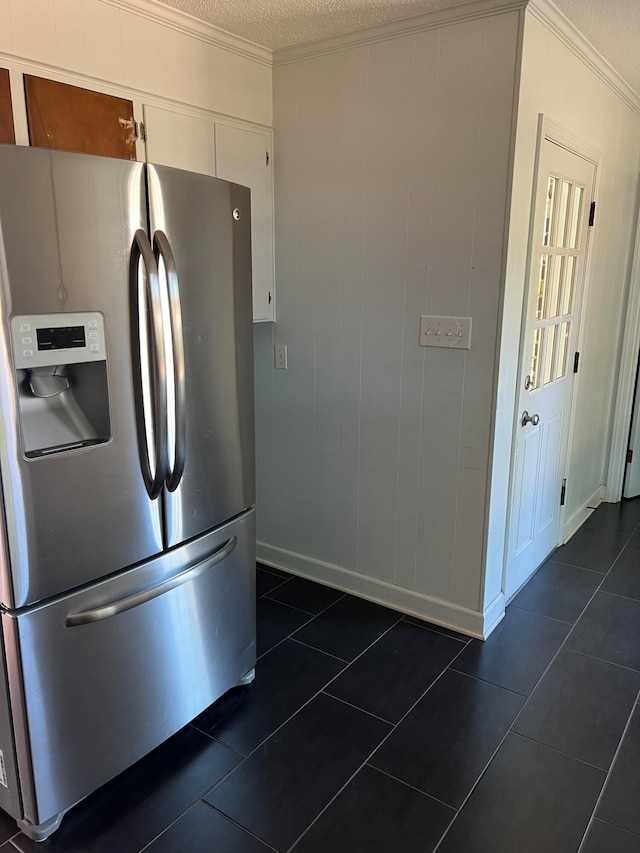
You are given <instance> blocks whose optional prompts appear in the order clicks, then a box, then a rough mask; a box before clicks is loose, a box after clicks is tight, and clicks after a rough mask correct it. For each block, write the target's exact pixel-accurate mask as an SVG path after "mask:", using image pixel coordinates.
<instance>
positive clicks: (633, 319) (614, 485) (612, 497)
mask: <svg viewBox="0 0 640 853" xmlns="http://www.w3.org/2000/svg"><path fill="white" fill-rule="evenodd" d="M638 352H640V204H639V205H638V211H637V227H636V242H635V249H634V252H633V262H632V266H631V275H630V278H629V295H628V300H627V316H626V320H625V324H624V331H623V333H622V348H621V353H620V372H619V373H618V387H617V389H616V400H615V404H614V411H613V431H612V434H611V450H610V453H609V468H608V471H607V490H606V494H605V500H607V501H613V502H617V501H619V500H620V499H621V498H622V485H623V482H624V473H625V468H626V455H627V445H628V438H629V425H630V424H631V415H632V411H633V391H634V387H635V382H636V370H637V368H638Z"/></svg>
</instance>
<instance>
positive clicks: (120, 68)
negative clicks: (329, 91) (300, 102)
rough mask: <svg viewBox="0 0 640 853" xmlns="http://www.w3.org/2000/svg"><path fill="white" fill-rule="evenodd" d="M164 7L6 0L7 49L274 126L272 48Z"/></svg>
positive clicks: (3, 36)
mask: <svg viewBox="0 0 640 853" xmlns="http://www.w3.org/2000/svg"><path fill="white" fill-rule="evenodd" d="M136 6H139V7H140V8H139V10H138V11H136ZM159 10H160V11H161V10H162V7H160V6H154V4H150V3H145V0H140V2H139V3H137V4H136V2H135V0H132V2H131V8H125V4H124V3H121V4H120V5H118V4H116V3H111V2H109V0H0V53H4V54H6V55H9V56H12V57H16V58H19V59H25V60H31V61H34V62H38V63H44V64H46V65H50V66H53V67H55V68H60V69H64V70H67V71H71V72H75V73H78V74H82V75H85V76H87V77H91V78H95V79H97V80H103V81H105V82H107V83H110V84H120V85H123V86H127V87H129V88H131V89H137V90H139V91H142V92H147V93H150V94H156V95H159V96H161V97H163V98H171V99H173V100H175V101H178V102H180V103H185V104H191V105H193V106H198V107H202V108H204V109H207V110H211V111H213V112H217V113H223V114H225V115H230V116H234V117H237V118H242V119H247V120H249V121H254V122H257V123H260V124H266V125H270V124H271V119H272V112H271V104H272V98H271V67H270V54H269V52H268V51H266V50H261V49H259V48H255V49H254V48H253V47H251V51H252V53H253V54H255V56H253V55H249V47H247V50H246V51H243V50H242V49H241V48H238V49H236V48H235V47H234V45H233V44H232V45H231V46H230V47H229V48H227V47H225V46H224V45H223V44H216V43H215V39H213V37H210V35H209V32H208V30H207V32H206V33H205V34H203V36H202V37H198V35H197V33H196V32H195V31H193V32H185V31H183V30H184V27H183V26H182V25H181V24H175V23H174V20H173V15H175V13H172V11H171V10H169V9H166V11H165V13H164V19H163V18H161V17H160V11H159ZM183 23H184V22H183ZM202 29H203V32H204V30H206V29H207V28H206V27H204V25H203V27H202ZM210 29H211V28H209V30H210ZM221 38H222V36H221ZM225 38H226V37H225ZM238 42H239V40H238Z"/></svg>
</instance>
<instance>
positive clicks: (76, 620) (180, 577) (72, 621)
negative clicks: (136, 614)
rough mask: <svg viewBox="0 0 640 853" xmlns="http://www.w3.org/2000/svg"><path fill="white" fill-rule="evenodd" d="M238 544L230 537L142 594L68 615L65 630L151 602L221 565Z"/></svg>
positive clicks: (138, 593)
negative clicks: (203, 556)
mask: <svg viewBox="0 0 640 853" xmlns="http://www.w3.org/2000/svg"><path fill="white" fill-rule="evenodd" d="M237 544H238V537H237V536H232V537H231V539H229V540H228V541H227V542H226V543H225V544H224V545H223V546H222V547H221V548H218V550H217V551H214V552H213V554H209V556H207V557H205V559H204V560H200V561H199V562H198V563H196V564H195V565H194V566H189V568H187V569H184V570H183V571H181V572H180V573H179V574H177V575H174V576H173V577H172V578H169V579H168V580H166V581H163V582H162V583H160V584H158V585H157V586H152V587H151V588H150V589H145V590H143V591H142V592H137V593H135V595H128V596H127V597H126V598H120V599H118V600H116V601H111V602H109V604H103V605H101V606H100V607H94V608H92V609H91V610H80V611H78V612H77V613H68V614H67V616H66V618H65V620H64V624H65V627H67V628H75V627H76V626H77V625H88V624H89V623H90V622H101V621H102V620H103V619H109V618H110V617H111V616H117V615H118V613H124V612H125V610H131V609H132V608H133V607H138V605H140V604H144V603H145V602H146V601H151V600H152V599H153V598H157V597H158V596H159V595H163V594H164V593H165V592H169V590H171V589H175V588H176V587H177V586H182V584H185V583H188V582H189V581H192V580H195V579H196V578H197V577H199V576H200V575H201V574H203V572H205V571H207V570H208V569H212V568H213V567H214V566H215V565H216V564H217V563H221V562H222V561H223V560H226V558H227V557H228V556H229V555H230V554H231V553H232V552H233V551H234V549H235V547H236V545H237Z"/></svg>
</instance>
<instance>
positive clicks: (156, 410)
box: [129, 229, 168, 500]
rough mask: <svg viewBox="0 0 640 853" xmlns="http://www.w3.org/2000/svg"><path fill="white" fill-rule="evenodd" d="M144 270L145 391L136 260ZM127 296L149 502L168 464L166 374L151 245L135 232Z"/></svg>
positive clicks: (156, 280) (136, 396)
mask: <svg viewBox="0 0 640 853" xmlns="http://www.w3.org/2000/svg"><path fill="white" fill-rule="evenodd" d="M141 257H142V261H143V263H144V266H145V269H146V296H147V304H148V311H149V315H150V319H151V322H150V324H149V331H150V336H151V362H152V365H153V369H152V372H151V388H150V389H147V390H145V382H144V381H143V375H142V353H141V340H140V319H141V310H140V309H141V306H140V302H141V299H140V289H139V270H138V264H139V261H140V258H141ZM129 278H130V281H129V288H130V291H129V297H130V307H131V353H132V360H133V375H134V388H135V403H136V416H137V417H136V420H137V428H138V447H139V449H140V467H141V469H142V476H143V479H144V482H145V486H146V487H147V492H148V493H149V497H150V498H151V499H152V500H153V499H155V498H157V497H158V495H159V494H160V492H161V491H162V485H163V483H164V480H165V477H166V472H167V467H168V461H167V417H166V411H167V375H166V361H165V347H164V329H163V322H162V300H161V296H160V278H159V276H158V264H157V262H156V259H155V256H154V254H153V250H152V248H151V244H150V243H149V239H148V237H147V235H146V234H145V232H144V231H142V230H141V229H138V230H137V231H136V233H135V235H134V238H133V245H132V247H131V258H130V262H129ZM147 395H150V396H151V403H152V407H153V416H152V418H151V421H152V424H153V446H154V458H155V473H153V474H152V473H151V462H150V460H149V445H148V439H147V432H146V416H145V408H146V407H145V402H146V401H145V397H146V396H147Z"/></svg>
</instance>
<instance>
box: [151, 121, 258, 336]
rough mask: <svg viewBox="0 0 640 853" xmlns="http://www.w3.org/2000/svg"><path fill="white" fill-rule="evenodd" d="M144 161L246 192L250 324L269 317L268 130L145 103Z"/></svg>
mask: <svg viewBox="0 0 640 853" xmlns="http://www.w3.org/2000/svg"><path fill="white" fill-rule="evenodd" d="M143 111H144V124H145V138H146V159H147V160H148V161H149V162H150V163H159V164H161V165H164V166H175V167H176V168H179V169H187V170H189V171H193V172H200V173H202V174H205V175H214V176H216V177H218V178H223V179H224V180H226V181H233V182H234V183H237V184H242V185H243V186H246V187H249V188H250V190H251V243H252V269H253V319H254V322H260V321H267V320H273V319H274V272H273V182H272V169H271V163H270V159H271V154H270V152H271V131H270V130H267V129H262V128H259V127H254V126H253V125H241V124H239V123H237V122H234V123H227V122H224V121H220V120H219V118H218V117H217V116H213V115H208V114H206V113H195V112H187V111H182V110H180V109H179V108H173V107H169V106H164V105H163V106H160V105H158V104H153V105H151V104H144V108H143Z"/></svg>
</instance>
